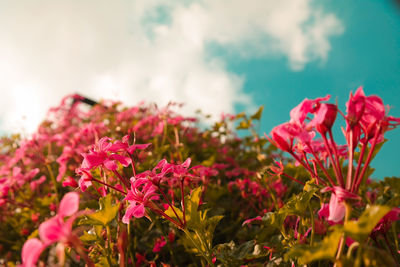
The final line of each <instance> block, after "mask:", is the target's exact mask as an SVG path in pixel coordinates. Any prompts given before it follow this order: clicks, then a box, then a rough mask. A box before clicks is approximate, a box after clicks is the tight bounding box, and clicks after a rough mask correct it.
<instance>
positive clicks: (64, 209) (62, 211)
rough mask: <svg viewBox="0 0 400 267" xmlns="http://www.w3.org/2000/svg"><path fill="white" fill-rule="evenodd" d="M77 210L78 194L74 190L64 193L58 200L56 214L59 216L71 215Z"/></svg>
mask: <svg viewBox="0 0 400 267" xmlns="http://www.w3.org/2000/svg"><path fill="white" fill-rule="evenodd" d="M78 210H79V194H78V193H76V192H69V193H67V194H65V196H64V197H63V199H62V200H61V202H60V206H59V208H58V214H59V215H60V216H61V217H65V216H71V215H72V214H74V213H76V212H77V211H78Z"/></svg>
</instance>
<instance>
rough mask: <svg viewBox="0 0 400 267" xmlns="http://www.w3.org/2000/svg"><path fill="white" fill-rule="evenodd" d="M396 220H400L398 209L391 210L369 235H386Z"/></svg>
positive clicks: (399, 209)
mask: <svg viewBox="0 0 400 267" xmlns="http://www.w3.org/2000/svg"><path fill="white" fill-rule="evenodd" d="M398 220H400V208H393V209H392V210H391V211H389V212H388V213H387V214H386V215H385V216H384V217H383V218H382V219H381V220H380V221H379V223H378V224H377V225H376V226H375V228H374V230H373V231H372V233H371V235H372V236H376V235H377V234H378V233H383V234H384V233H386V232H387V231H388V230H389V228H390V226H391V225H392V223H393V222H395V221H398Z"/></svg>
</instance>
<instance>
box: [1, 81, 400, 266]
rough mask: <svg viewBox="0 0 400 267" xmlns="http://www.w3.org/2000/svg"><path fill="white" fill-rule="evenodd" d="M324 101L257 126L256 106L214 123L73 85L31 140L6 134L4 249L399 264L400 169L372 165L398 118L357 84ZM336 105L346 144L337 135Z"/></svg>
mask: <svg viewBox="0 0 400 267" xmlns="http://www.w3.org/2000/svg"><path fill="white" fill-rule="evenodd" d="M328 100H329V96H327V97H324V98H318V99H314V100H309V99H305V100H304V101H303V102H302V103H300V104H299V105H298V106H297V107H295V108H294V109H293V110H292V111H291V113H290V117H291V119H290V121H289V122H287V123H284V124H282V125H279V126H277V127H275V128H274V129H273V130H272V131H271V133H270V136H268V135H265V136H264V135H261V136H259V135H258V133H257V131H256V126H257V123H258V122H259V120H260V117H261V113H262V108H260V109H259V110H258V111H257V112H256V113H255V114H253V115H251V116H248V115H246V114H244V113H241V114H238V115H222V116H221V119H220V120H219V121H218V122H216V123H214V124H213V125H212V127H208V128H207V127H204V126H203V127H200V126H199V123H198V121H197V119H195V118H191V117H185V116H181V115H179V114H178V113H177V112H176V111H175V110H176V109H179V105H178V104H175V103H171V104H169V105H168V106H166V107H163V108H159V107H157V106H156V105H152V104H150V105H147V104H143V103H141V104H139V105H137V106H135V107H130V108H127V107H124V106H123V105H122V103H117V102H109V101H103V102H101V103H95V102H94V101H91V100H89V99H86V98H83V97H81V96H78V95H71V96H67V97H66V98H65V99H63V101H62V102H61V104H60V105H59V106H58V107H56V108H53V109H51V110H50V111H49V114H48V117H47V119H46V120H45V121H44V122H43V123H42V124H41V125H40V127H39V128H38V131H37V132H36V133H35V134H33V135H32V136H31V137H30V138H28V139H21V138H20V137H19V136H18V135H16V136H12V137H8V138H6V137H4V138H3V139H2V142H1V155H0V157H1V163H0V164H1V165H0V209H1V213H0V246H1V247H0V257H1V258H2V260H3V263H4V264H8V265H9V266H13V265H15V264H18V263H21V264H22V265H23V266H35V265H36V264H44V265H49V266H51V265H55V264H59V265H64V264H65V265H67V266H68V265H69V266H84V265H88V266H132V265H133V266H217V265H221V266H242V265H244V266H278V265H279V266H293V265H299V264H311V265H321V264H322V265H324V266H325V265H329V264H331V265H332V264H336V265H343V266H362V265H365V266H383V265H387V266H394V265H396V264H397V265H398V264H399V262H400V261H399V255H398V251H399V245H398V233H399V224H398V223H396V222H397V221H398V220H399V216H400V209H399V208H398V206H399V204H400V180H399V179H398V178H386V179H385V180H383V181H380V182H377V181H372V180H370V179H369V177H370V175H371V173H372V171H373V169H372V168H371V167H370V162H371V161H372V159H373V157H374V156H375V155H376V153H377V152H378V151H379V149H380V147H381V146H382V145H383V143H384V142H385V139H384V134H385V132H386V131H388V130H391V129H393V128H395V127H396V126H397V125H398V124H399V123H400V119H398V118H393V117H390V116H388V115H387V112H386V109H385V106H384V105H383V102H382V100H381V99H380V98H379V97H377V96H365V94H364V92H363V90H362V88H359V89H358V90H357V91H356V93H355V94H354V95H353V94H350V99H349V101H348V102H347V110H346V114H343V113H342V112H340V111H339V110H338V107H337V105H334V104H329V103H325V102H326V101H328ZM338 113H340V114H341V115H342V116H343V117H344V118H345V122H346V126H345V128H344V129H343V132H344V135H345V139H346V144H345V145H337V144H336V142H335V140H334V137H333V134H332V126H333V125H334V123H335V121H336V116H337V114H338ZM204 128H207V129H204ZM234 128H236V129H237V130H240V131H244V132H245V133H244V134H241V135H240V136H241V137H239V136H238V135H237V133H236V131H235V130H233V129H234ZM317 134H319V135H320V137H321V138H316V135H317ZM271 144H272V145H271ZM277 148H278V150H277ZM282 152H285V153H282ZM277 159H278V160H277ZM293 159H294V161H293Z"/></svg>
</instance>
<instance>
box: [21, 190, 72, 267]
mask: <svg viewBox="0 0 400 267" xmlns="http://www.w3.org/2000/svg"><path fill="white" fill-rule="evenodd" d="M78 210H79V195H78V193H76V192H69V193H67V194H65V196H64V197H63V199H62V200H61V202H60V206H59V208H58V213H57V214H56V216H54V217H52V218H50V219H48V220H46V221H45V222H43V223H42V224H41V225H40V226H39V237H40V239H41V240H39V239H37V238H33V239H29V240H27V241H26V242H25V244H24V246H23V248H22V266H25V267H29V266H35V264H36V262H37V260H38V259H39V256H40V253H41V252H42V251H43V250H44V249H45V248H46V247H47V246H49V245H51V244H52V243H55V242H62V243H64V244H66V243H68V241H69V240H70V238H71V232H72V224H73V222H74V220H75V219H76V217H77V216H79V213H77V211H78ZM68 216H69V218H68V219H67V220H66V221H64V218H65V217H68Z"/></svg>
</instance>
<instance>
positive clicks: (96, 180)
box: [92, 177, 127, 195]
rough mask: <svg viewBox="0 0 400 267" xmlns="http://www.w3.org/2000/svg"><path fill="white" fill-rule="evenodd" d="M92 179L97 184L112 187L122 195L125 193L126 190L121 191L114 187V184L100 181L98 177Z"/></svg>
mask: <svg viewBox="0 0 400 267" xmlns="http://www.w3.org/2000/svg"><path fill="white" fill-rule="evenodd" d="M92 180H93V181H95V182H98V183H99V184H102V185H105V186H108V187H110V188H112V189H114V190H115V191H118V192H120V193H121V194H124V195H126V194H127V193H126V192H124V191H122V190H121V189H118V188H116V187H115V186H112V185H109V184H107V183H105V182H103V181H100V180H98V179H96V178H94V177H92Z"/></svg>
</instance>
